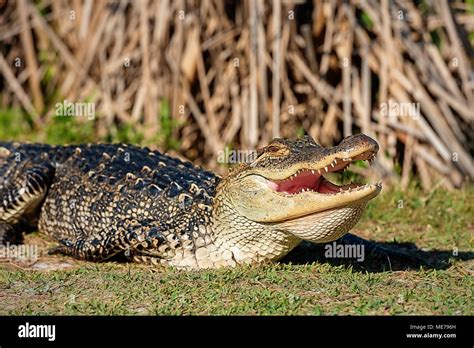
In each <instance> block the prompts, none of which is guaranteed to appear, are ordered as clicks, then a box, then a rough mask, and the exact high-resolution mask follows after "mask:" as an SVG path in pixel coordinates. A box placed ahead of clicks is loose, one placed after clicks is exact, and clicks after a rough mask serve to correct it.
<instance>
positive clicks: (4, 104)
mask: <svg viewBox="0 0 474 348" xmlns="http://www.w3.org/2000/svg"><path fill="white" fill-rule="evenodd" d="M473 29H474V0H468V1H458V0H455V1H447V0H439V1H402V0H382V1H373V0H350V1H330V0H307V1H299V0H295V1H290V0H289V1H283V2H281V1H278V0H273V1H263V0H247V1H232V0H227V1H221V0H207V1H204V0H203V1H197V0H196V1H193V0H189V1H185V0H177V1H171V0H158V1H151V0H139V1H92V0H69V1H53V0H41V1H29V0H0V140H17V141H41V142H48V143H55V144H63V143H83V142H125V143H133V144H139V145H144V146H149V147H151V148H158V149H161V150H163V151H168V152H171V153H173V154H176V155H180V156H183V157H186V158H188V159H190V160H192V161H193V162H195V163H198V164H202V165H204V166H206V167H207V168H210V169H213V170H217V171H218V172H221V173H222V172H225V169H226V165H220V164H219V163H217V157H218V156H217V154H218V153H219V151H222V150H223V149H224V147H226V146H227V147H230V148H232V149H238V148H239V149H254V148H256V147H260V146H264V145H266V144H267V143H268V141H269V140H270V139H271V138H273V137H274V136H282V137H289V138H292V137H297V136H301V135H303V134H309V135H311V136H313V137H314V138H315V139H316V140H317V141H319V142H320V143H321V144H323V145H325V146H330V145H333V144H337V143H338V142H339V141H340V140H341V139H342V138H343V137H344V136H347V135H349V134H355V133H359V132H364V133H366V134H369V135H371V136H373V137H375V138H376V139H377V140H378V141H379V143H380V145H381V155H380V156H379V157H378V160H377V163H376V165H375V167H374V169H371V170H374V171H375V172H376V173H373V172H367V171H368V170H369V169H367V168H360V171H361V173H364V174H368V175H379V176H380V175H381V176H382V177H383V178H384V180H385V181H387V182H392V183H396V184H397V185H398V184H399V185H401V186H402V188H406V187H408V185H409V184H410V181H411V179H412V178H414V177H416V178H418V179H419V180H416V182H419V183H420V185H421V186H422V187H423V188H425V189H432V188H433V187H434V186H437V185H438V186H439V185H441V186H443V187H445V188H448V189H451V188H455V187H461V186H462V185H463V184H464V183H465V182H467V181H470V180H471V179H472V178H474V165H473V162H472V153H473V149H474V144H473V132H474V129H473V120H474V111H473V110H474V98H473V90H474V73H473V70H472V64H473V57H474V54H473V43H474V30H473ZM65 101H67V102H71V103H89V104H91V105H93V106H94V116H95V117H93V118H92V119H91V118H89V117H86V115H79V114H75V115H74V117H71V116H64V115H61V112H58V104H62V103H64V102H65ZM387 110H388V111H387Z"/></svg>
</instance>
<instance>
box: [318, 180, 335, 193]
mask: <svg viewBox="0 0 474 348" xmlns="http://www.w3.org/2000/svg"><path fill="white" fill-rule="evenodd" d="M318 191H319V193H334V192H339V187H337V186H335V185H333V184H331V183H330V182H328V181H325V180H324V181H323V182H322V183H321V185H319V188H318Z"/></svg>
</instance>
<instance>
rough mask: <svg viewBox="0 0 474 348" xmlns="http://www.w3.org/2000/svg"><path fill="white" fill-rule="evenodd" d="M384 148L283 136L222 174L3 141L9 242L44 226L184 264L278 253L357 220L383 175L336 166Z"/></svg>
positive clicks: (69, 239) (98, 252)
mask: <svg viewBox="0 0 474 348" xmlns="http://www.w3.org/2000/svg"><path fill="white" fill-rule="evenodd" d="M377 151H378V145H377V142H376V141H375V140H373V139H372V138H370V137H368V136H367V135H364V134H358V135H353V136H349V137H346V138H345V139H343V140H342V142H341V143H340V144H339V145H337V146H334V147H330V148H325V147H322V146H321V145H319V144H318V143H316V142H315V141H314V140H313V139H312V138H311V137H309V136H305V137H303V138H298V139H295V140H287V139H282V138H275V139H273V140H272V141H271V142H270V143H269V144H268V146H266V147H263V148H261V149H258V150H256V152H255V156H253V158H251V160H248V161H245V162H244V163H239V164H237V165H235V167H234V168H231V170H230V171H229V173H228V174H227V175H226V176H224V177H222V178H221V177H220V176H218V175H216V174H214V173H212V172H209V171H206V170H203V169H201V168H200V167H198V166H195V165H194V164H192V163H191V162H187V161H182V160H180V159H177V158H174V157H171V156H169V155H166V154H162V153H160V152H159V151H151V150H150V149H148V148H141V147H137V146H133V145H126V144H83V145H64V146H59V145H58V146H56V145H46V144H30V143H17V142H0V244H7V243H20V242H21V240H22V234H23V232H25V231H28V230H31V229H37V230H38V231H39V232H40V233H41V234H44V235H46V236H49V237H50V238H52V239H53V240H55V241H56V242H57V245H58V247H57V251H59V252H60V253H63V254H67V255H70V256H72V257H75V258H78V259H82V260H90V261H104V260H109V259H111V258H113V257H115V256H121V257H125V258H126V260H129V261H134V262H142V263H143V262H145V263H149V264H154V265H165V266H173V267H176V268H179V269H204V268H219V267H229V266H230V267H233V266H237V265H243V264H258V263H262V262H265V261H277V260H280V259H281V258H282V257H284V256H285V255H287V254H288V253H289V252H290V251H291V250H292V249H293V248H295V247H296V246H297V245H298V244H299V243H300V242H301V241H310V242H314V243H326V242H330V241H334V240H337V239H339V238H341V237H342V236H343V235H345V234H347V233H348V231H349V230H351V229H352V228H353V227H354V225H355V224H356V223H357V222H358V220H359V219H360V217H361V214H362V212H363V210H364V208H365V206H366V204H367V202H368V201H369V200H371V199H372V198H374V197H375V196H377V194H378V193H379V192H380V190H381V184H380V183H376V184H365V185H364V184H357V183H351V184H347V185H336V184H334V183H332V182H331V180H330V179H328V178H327V176H328V175H327V174H328V173H330V172H339V173H340V172H343V171H344V170H346V169H347V168H348V166H349V165H350V164H351V163H353V162H354V161H356V160H364V161H368V162H369V163H372V162H373V159H374V157H375V156H376V154H377ZM329 175H331V174H329ZM333 175H334V174H333ZM333 181H334V180H333ZM348 235H350V234H348Z"/></svg>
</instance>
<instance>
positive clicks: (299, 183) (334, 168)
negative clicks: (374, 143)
mask: <svg viewBox="0 0 474 348" xmlns="http://www.w3.org/2000/svg"><path fill="white" fill-rule="evenodd" d="M375 154H376V153H375V152H372V151H367V152H365V153H362V154H360V155H358V156H356V157H354V158H338V157H336V158H334V159H333V160H332V162H331V163H330V164H329V165H327V166H324V167H323V168H319V169H300V170H298V171H297V172H296V173H294V174H293V175H291V176H290V177H288V178H286V179H284V180H275V181H271V180H268V181H267V183H268V185H269V187H270V188H272V189H273V190H274V191H276V192H280V193H283V194H288V195H296V194H299V193H302V192H315V193H320V194H340V193H346V192H352V191H354V190H360V189H363V188H367V187H369V186H372V185H371V184H367V185H364V184H360V183H350V184H346V185H337V184H335V183H332V182H331V181H330V180H329V179H328V178H326V177H325V176H324V175H325V174H327V173H340V174H342V172H344V171H345V170H346V169H347V168H348V167H349V166H350V165H351V164H352V163H354V161H357V160H364V161H367V162H368V163H369V165H371V164H372V163H373V161H374V158H375ZM376 185H378V184H376Z"/></svg>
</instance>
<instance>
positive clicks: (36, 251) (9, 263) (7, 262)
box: [0, 233, 81, 271]
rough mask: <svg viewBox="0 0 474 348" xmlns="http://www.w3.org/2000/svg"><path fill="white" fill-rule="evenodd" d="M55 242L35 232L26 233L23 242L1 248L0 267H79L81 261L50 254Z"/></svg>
mask: <svg viewBox="0 0 474 348" xmlns="http://www.w3.org/2000/svg"><path fill="white" fill-rule="evenodd" d="M55 247H57V244H56V243H55V242H53V241H50V240H48V239H46V238H43V237H40V236H38V234H37V233H32V234H27V235H25V237H24V240H23V243H22V244H19V245H12V246H9V247H8V248H6V247H4V248H6V249H4V250H3V253H2V254H1V256H2V257H0V269H21V270H32V271H54V270H61V269H68V268H75V267H79V265H80V263H81V261H78V260H75V259H73V258H71V257H68V256H64V255H57V254H54V255H51V254H49V251H50V250H52V249H54V248H55Z"/></svg>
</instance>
